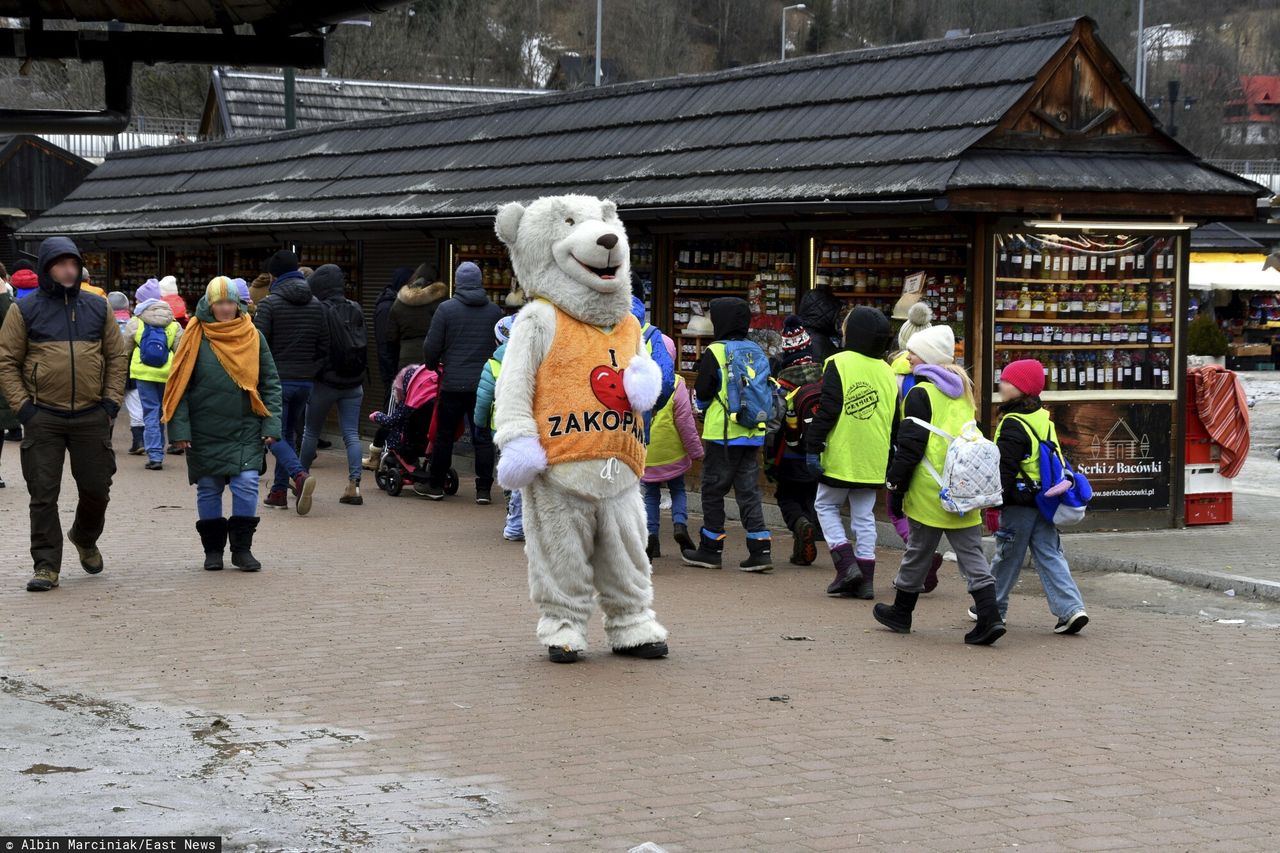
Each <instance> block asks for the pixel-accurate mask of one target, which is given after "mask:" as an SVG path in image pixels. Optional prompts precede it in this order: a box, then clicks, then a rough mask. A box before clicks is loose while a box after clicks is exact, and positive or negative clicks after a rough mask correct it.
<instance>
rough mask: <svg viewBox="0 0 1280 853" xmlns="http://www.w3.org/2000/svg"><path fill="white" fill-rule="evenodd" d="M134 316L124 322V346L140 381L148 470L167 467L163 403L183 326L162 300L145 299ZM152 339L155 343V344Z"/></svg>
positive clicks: (131, 371)
mask: <svg viewBox="0 0 1280 853" xmlns="http://www.w3.org/2000/svg"><path fill="white" fill-rule="evenodd" d="M133 314H134V316H133V319H132V320H130V321H129V322H128V323H126V324H125V328H124V333H125V347H126V348H127V349H128V350H129V378H130V379H132V380H134V381H135V382H136V383H137V387H138V397H139V398H140V399H141V401H142V443H143V446H144V447H145V448H146V451H147V464H146V468H147V470H148V471H159V470H161V469H162V468H163V467H164V452H165V445H164V424H162V423H161V422H160V403H161V401H162V400H163V399H164V386H165V383H166V382H168V381H169V368H170V366H171V365H172V364H173V354H174V352H176V351H177V349H178V341H180V340H181V339H182V326H180V325H179V324H178V321H177V320H176V319H174V316H173V309H172V308H170V307H169V304H168V303H167V302H165V301H164V300H162V299H146V300H143V301H142V302H139V303H138V305H137V307H136V308H134V309H133ZM153 340H154V344H156V345H155V346H153Z"/></svg>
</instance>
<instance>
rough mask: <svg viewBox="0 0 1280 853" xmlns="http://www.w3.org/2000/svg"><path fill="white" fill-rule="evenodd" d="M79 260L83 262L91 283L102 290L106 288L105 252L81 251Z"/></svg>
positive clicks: (106, 258) (106, 260) (106, 261)
mask: <svg viewBox="0 0 1280 853" xmlns="http://www.w3.org/2000/svg"><path fill="white" fill-rule="evenodd" d="M80 260H81V262H82V263H83V264H84V269H85V272H87V273H88V274H89V278H90V280H91V281H93V283H95V284H97V285H98V286H99V287H101V288H102V289H103V290H106V289H107V263H108V257H107V253H106V252H81V253H80Z"/></svg>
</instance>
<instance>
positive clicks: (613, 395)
mask: <svg viewBox="0 0 1280 853" xmlns="http://www.w3.org/2000/svg"><path fill="white" fill-rule="evenodd" d="M591 391H592V393H594V394H595V395H596V399H597V400H599V401H600V402H601V403H604V404H605V405H606V406H608V407H609V408H610V409H613V410H614V411H615V412H617V413H618V414H620V415H621V414H626V413H627V412H628V411H629V410H630V409H631V403H630V401H628V400H627V391H626V389H625V388H624V387H623V385H622V371H621V370H614V369H613V368H612V367H609V366H608V365H606V364H602V365H600V366H599V367H596V368H593V369H592V371H591Z"/></svg>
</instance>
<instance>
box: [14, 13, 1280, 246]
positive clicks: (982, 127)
mask: <svg viewBox="0 0 1280 853" xmlns="http://www.w3.org/2000/svg"><path fill="white" fill-rule="evenodd" d="M1262 192H1264V190H1263V189H1262V188H1261V187H1259V186H1258V185H1257V184H1254V183H1252V182H1250V181H1246V180H1244V179H1242V178H1239V177H1237V176H1235V175H1232V174H1230V173H1229V172H1225V171H1222V170H1219V169H1215V168H1213V167H1211V166H1208V165H1206V164H1204V163H1202V162H1200V161H1199V160H1198V159H1197V158H1196V157H1195V156H1194V155H1192V154H1191V153H1190V152H1188V151H1186V149H1184V148H1182V147H1181V146H1179V145H1178V144H1177V143H1176V142H1174V141H1173V140H1172V139H1170V138H1169V137H1168V136H1167V135H1165V134H1163V133H1162V132H1160V131H1159V129H1158V126H1157V124H1156V120H1155V117H1154V116H1153V115H1152V114H1151V112H1150V111H1149V110H1148V109H1147V108H1146V106H1145V105H1144V104H1143V103H1142V101H1141V99H1139V98H1138V97H1137V96H1136V95H1135V94H1134V93H1133V91H1132V90H1131V89H1130V88H1129V86H1128V84H1127V83H1126V82H1125V76H1124V72H1123V70H1122V69H1121V67H1120V65H1119V63H1118V62H1117V61H1116V60H1115V57H1114V56H1112V55H1111V53H1110V52H1109V51H1108V50H1107V49H1106V48H1105V46H1103V45H1102V44H1101V42H1100V41H1098V39H1097V36H1096V33H1095V25H1094V23H1093V21H1091V20H1090V19H1088V18H1080V19H1077V20H1068V21H1061V22H1057V23H1051V24H1043V25H1038V26H1033V27H1024V28H1021V29H1014V30H1006V31H1003V32H997V33H987V34H982V35H974V36H967V37H963V38H955V39H941V40H936V41H925V42H916V43H911V44H902V45H893V46H890V47H882V48H872V49H866V50H857V51H850V52H845V53H836V54H828V55H822V56H812V57H804V58H801V59H795V60H788V61H785V62H770V63H764V64H761V65H756V66H751V67H747V68H738V69H732V70H727V71H720V72H715V73H710V74H698V75H689V76H682V77H673V78H668V79H663V80H652V81H644V82H638V83H626V84H620V85H613V86H605V87H601V88H598V89H587V90H580V91H574V92H564V93H559V94H554V95H547V96H543V97H537V98H522V99H519V100H514V101H507V102H503V103H497V104H485V105H479V106H469V107H463V108H459V109H455V110H446V111H441V112H433V113H427V114H414V115H407V116H399V117H392V118H383V119H374V120H367V121H361V122H350V123H345V124H336V125H332V126H329V127H326V128H322V129H306V130H300V131H291V132H285V133H277V134H270V135H267V136H260V137H253V138H246V139H236V140H229V141H225V142H217V143H206V144H195V145H177V146H170V147H167V148H163V149H148V150H142V151H133V152H122V153H120V154H117V155H113V156H110V157H108V158H107V160H106V162H104V163H103V164H102V165H101V166H100V167H98V169H97V170H96V171H95V172H94V173H93V174H92V175H91V176H90V178H89V179H88V180H86V181H85V182H84V184H83V185H82V186H81V187H80V188H79V189H78V190H77V191H76V192H75V193H74V194H73V195H72V196H70V197H69V198H68V199H67V200H66V201H65V202H64V203H62V204H60V205H58V206H57V207H55V208H54V209H52V210H50V211H48V212H47V213H46V214H45V215H44V216H42V217H41V218H40V219H38V220H37V221H35V222H33V223H31V224H29V225H28V226H26V227H25V228H23V229H22V231H21V232H20V234H21V236H23V237H26V238H41V237H45V236H50V235H54V234H68V235H81V236H86V237H88V238H89V239H92V240H96V241H98V242H108V241H113V240H114V241H123V240H130V239H147V240H149V239H154V238H165V237H168V238H170V239H173V238H180V237H182V236H183V235H193V234H194V235H199V236H201V237H211V236H214V235H218V234H223V235H227V234H261V233H262V232H263V231H264V230H266V229H272V230H285V229H287V230H291V231H301V230H309V229H310V230H322V229H332V228H335V227H338V228H347V227H357V228H358V227H360V226H366V227H368V228H377V229H378V230H385V229H387V228H394V227H419V228H420V227H422V226H424V225H428V224H430V225H458V224H471V225H475V224H479V223H480V222H482V221H484V220H487V219H488V218H489V217H491V216H492V213H493V211H494V210H495V209H496V208H497V206H498V205H499V204H501V203H503V202H506V201H512V200H525V201H527V200H531V199H534V198H537V197H539V196H542V195H547V194H561V193H585V194H590V195H600V196H608V197H610V198H613V199H614V200H615V201H617V202H618V205H619V207H620V208H621V209H622V210H623V211H624V212H626V213H628V214H634V213H636V212H642V213H643V214H644V215H645V216H646V217H647V218H661V217H678V216H697V217H705V216H735V215H736V216H741V215H747V214H752V213H754V214H761V215H772V216H794V215H795V213H796V211H797V210H805V211H811V212H842V211H843V212H847V211H851V210H862V209H868V208H870V209H884V210H891V209H895V207H896V208H897V209H912V210H916V211H936V210H940V209H948V208H949V209H952V210H1017V209H1027V210H1032V209H1040V210H1045V209H1053V210H1057V209H1062V207H1063V206H1065V205H1064V202H1063V200H1064V198H1067V197H1068V194H1070V193H1075V194H1076V195H1077V197H1078V198H1081V199H1084V200H1083V201H1080V202H1079V203H1080V205H1082V206H1083V205H1093V206H1095V207H1091V208H1087V209H1097V210H1101V209H1104V208H1105V205H1106V204H1108V203H1109V204H1111V205H1113V206H1118V205H1128V206H1129V208H1133V210H1134V211H1135V212H1138V213H1146V214H1147V215H1152V213H1153V211H1158V210H1161V209H1167V210H1172V209H1175V208H1176V209H1177V210H1184V211H1185V210H1190V209H1194V210H1197V211H1204V212H1206V213H1207V214H1209V215H1220V216H1244V215H1248V214H1251V213H1252V211H1253V210H1254V208H1255V205H1256V202H1255V199H1256V197H1257V196H1258V195H1259V194H1260V193H1262ZM1029 193H1038V195H1036V196H1034V197H1029V196H1027V194H1029ZM1017 194H1022V196H1021V197H1018V198H1015V196H1016V195H1017ZM1164 197H1168V198H1176V199H1178V201H1176V202H1161V201H1160V199H1161V198H1164ZM1020 199H1021V200H1020ZM1162 204H1164V205H1165V207H1163V208H1162V207H1161V205H1162ZM1032 205H1035V206H1032ZM1135 205H1138V206H1137V207H1135ZM1129 208H1120V209H1123V210H1127V209H1129ZM1215 211H1216V213H1215Z"/></svg>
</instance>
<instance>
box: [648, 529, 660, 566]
mask: <svg viewBox="0 0 1280 853" xmlns="http://www.w3.org/2000/svg"><path fill="white" fill-rule="evenodd" d="M644 553H645V556H647V557H648V558H649V559H650V560H656V559H657V558H658V557H661V556H662V545H661V544H659V542H658V534H656V533H650V534H649V544H648V545H646V546H645V548H644Z"/></svg>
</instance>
